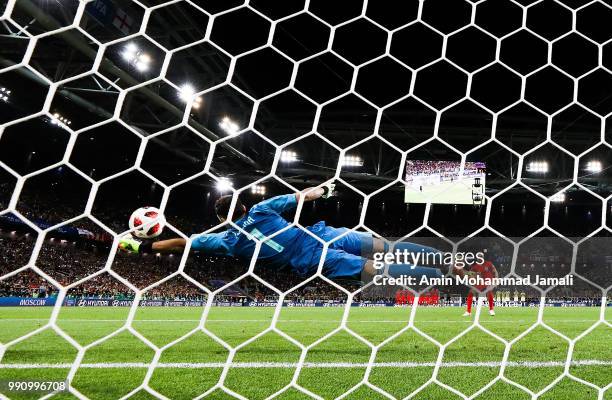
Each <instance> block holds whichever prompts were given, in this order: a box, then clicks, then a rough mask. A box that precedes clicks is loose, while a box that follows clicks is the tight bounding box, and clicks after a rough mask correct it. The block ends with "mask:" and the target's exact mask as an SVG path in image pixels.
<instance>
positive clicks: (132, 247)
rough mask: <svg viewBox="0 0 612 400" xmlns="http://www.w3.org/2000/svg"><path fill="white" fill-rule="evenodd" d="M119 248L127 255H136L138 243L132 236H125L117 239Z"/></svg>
mask: <svg viewBox="0 0 612 400" xmlns="http://www.w3.org/2000/svg"><path fill="white" fill-rule="evenodd" d="M119 248H120V249H121V250H124V251H127V252H129V253H138V250H139V249H140V242H139V241H138V240H136V239H134V238H133V237H132V235H130V234H127V235H125V236H124V237H122V238H121V239H119Z"/></svg>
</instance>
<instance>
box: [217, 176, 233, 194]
mask: <svg viewBox="0 0 612 400" xmlns="http://www.w3.org/2000/svg"><path fill="white" fill-rule="evenodd" d="M216 188H217V191H219V192H228V191H230V190H232V181H230V180H229V179H227V178H219V180H218V181H217V184H216Z"/></svg>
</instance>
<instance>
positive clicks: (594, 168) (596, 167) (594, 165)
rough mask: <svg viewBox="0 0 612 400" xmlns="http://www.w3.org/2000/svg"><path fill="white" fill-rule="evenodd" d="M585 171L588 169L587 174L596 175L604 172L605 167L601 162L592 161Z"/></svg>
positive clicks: (588, 163)
mask: <svg viewBox="0 0 612 400" xmlns="http://www.w3.org/2000/svg"><path fill="white" fill-rule="evenodd" d="M585 169H586V171H587V172H591V173H594V174H596V173H598V172H601V171H602V170H603V166H602V164H601V161H598V160H592V161H589V162H587V165H586V168H585Z"/></svg>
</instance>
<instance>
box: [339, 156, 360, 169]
mask: <svg viewBox="0 0 612 400" xmlns="http://www.w3.org/2000/svg"><path fill="white" fill-rule="evenodd" d="M340 166H342V167H362V166H363V159H362V158H361V157H359V156H350V155H344V156H342V157H340Z"/></svg>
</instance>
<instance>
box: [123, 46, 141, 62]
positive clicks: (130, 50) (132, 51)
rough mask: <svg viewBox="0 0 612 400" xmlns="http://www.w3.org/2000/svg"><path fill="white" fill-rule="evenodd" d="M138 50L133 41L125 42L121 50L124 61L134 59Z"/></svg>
mask: <svg viewBox="0 0 612 400" xmlns="http://www.w3.org/2000/svg"><path fill="white" fill-rule="evenodd" d="M138 52H139V49H138V46H136V44H135V43H133V42H130V43H128V44H126V45H125V47H124V48H123V52H122V53H121V56H122V57H123V59H124V60H125V61H127V62H132V61H134V60H135V59H136V57H137V55H138Z"/></svg>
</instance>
